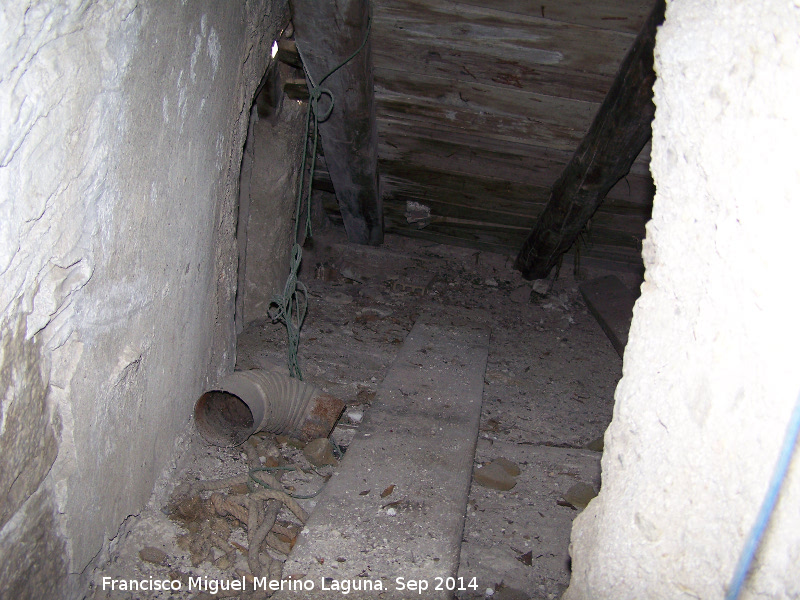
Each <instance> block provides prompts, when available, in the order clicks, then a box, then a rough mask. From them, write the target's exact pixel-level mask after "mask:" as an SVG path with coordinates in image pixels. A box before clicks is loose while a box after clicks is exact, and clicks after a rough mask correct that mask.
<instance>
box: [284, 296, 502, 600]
mask: <svg viewBox="0 0 800 600" xmlns="http://www.w3.org/2000/svg"><path fill="white" fill-rule="evenodd" d="M489 337H490V330H489V327H488V326H486V325H485V324H484V323H483V322H482V319H481V318H480V315H479V314H477V313H473V312H470V311H467V310H464V309H447V308H444V307H443V308H442V309H440V310H438V309H437V312H436V313H435V314H434V313H425V314H423V315H422V316H420V318H419V319H418V320H417V322H416V323H415V325H414V327H413V329H412V330H411V332H410V333H409V334H408V337H407V338H406V340H405V342H404V343H403V347H402V349H401V351H400V354H399V355H398V357H397V359H396V360H395V362H394V363H393V365H392V367H391V368H390V370H389V372H388V373H387V375H386V378H385V379H384V381H383V383H382V384H381V386H380V388H379V390H378V394H377V396H376V398H375V400H374V402H373V404H372V406H371V407H370V409H369V411H368V412H367V415H366V418H365V420H364V423H363V424H362V425H361V427H360V428H359V430H358V433H357V434H356V436H355V438H354V439H353V442H352V443H351V445H350V447H349V449H348V451H347V453H346V455H345V457H344V459H343V460H342V462H341V464H340V466H339V469H338V470H337V471H336V472H335V474H334V476H333V477H332V478H331V480H330V481H329V482H328V484H327V486H326V488H325V490H324V492H323V494H322V495H321V497H320V499H319V503H318V504H317V506H316V508H315V509H314V511H313V513H312V515H311V518H310V519H309V521H308V523H307V525H306V528H305V530H304V531H303V533H302V534H301V536H300V538H299V540H298V543H297V545H296V546H295V547H294V549H293V551H292V553H291V555H290V556H289V558H288V560H287V561H286V564H285V565H284V569H283V574H284V577H285V578H291V579H292V580H291V581H289V582H286V583H287V584H288V583H291V584H293V585H294V586H295V587H294V589H293V590H292V591H288V590H285V591H283V592H278V593H277V594H276V595H275V596H273V597H274V598H276V599H278V600H289V599H290V598H297V597H299V596H298V593H300V592H298V589H301V588H299V586H300V585H301V583H302V584H304V588H302V589H303V591H302V593H301V595H302V597H303V598H333V597H339V596H341V595H342V593H343V591H344V588H345V587H347V590H348V594H347V597H349V598H383V599H387V600H389V599H399V598H411V597H414V598H420V597H421V598H452V596H453V590H452V587H454V585H455V587H458V585H459V584H462V585H463V586H464V587H466V586H467V585H468V584H469V583H470V582H468V581H464V582H458V581H457V580H451V581H449V582H448V580H447V578H448V577H455V576H456V574H457V572H458V563H459V552H460V548H461V538H462V534H463V529H464V515H465V511H466V503H467V497H468V495H469V487H470V480H471V476H472V464H473V458H474V455H475V443H476V440H477V435H478V424H479V421H480V414H481V400H482V396H483V378H484V373H485V370H486V359H487V355H488V346H489ZM398 578H401V579H398ZM401 582H402V583H401ZM440 582H441V584H442V585H441V588H442V589H441V590H436V589H434V588H435V587H436V586H437V584H438V583H440ZM409 584H410V585H409ZM448 584H449V585H448ZM311 586H313V588H312V587H311ZM411 586H417V587H416V588H415V587H411ZM419 586H427V589H426V590H419V589H417V588H418V587H419ZM448 587H450V588H451V589H449V590H448V589H447V588H448ZM358 588H361V589H358ZM420 592H422V593H421V594H420Z"/></svg>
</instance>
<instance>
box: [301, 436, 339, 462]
mask: <svg viewBox="0 0 800 600" xmlns="http://www.w3.org/2000/svg"><path fill="white" fill-rule="evenodd" d="M303 454H304V455H305V457H306V458H307V459H308V462H310V463H311V464H312V465H314V466H315V467H321V466H323V465H333V466H336V465H337V462H336V458H334V456H333V446H332V445H331V441H330V440H329V439H328V438H317V439H315V440H311V441H310V442H308V444H306V446H305V448H303Z"/></svg>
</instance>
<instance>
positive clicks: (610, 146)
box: [514, 0, 665, 279]
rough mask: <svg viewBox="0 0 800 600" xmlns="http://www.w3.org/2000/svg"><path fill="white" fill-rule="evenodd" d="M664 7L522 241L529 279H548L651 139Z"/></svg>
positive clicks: (522, 267) (521, 262)
mask: <svg viewBox="0 0 800 600" xmlns="http://www.w3.org/2000/svg"><path fill="white" fill-rule="evenodd" d="M664 11H665V1H664V0H657V2H656V5H655V7H654V8H653V10H652V12H651V13H650V15H649V17H648V18H647V21H645V24H644V26H643V28H642V30H641V32H640V33H639V35H638V36H637V37H636V40H635V41H634V43H633V46H632V47H631V49H630V50H629V51H628V54H627V55H626V56H625V59H624V60H623V62H622V66H621V67H620V69H619V72H618V73H617V76H616V78H615V79H614V83H613V85H612V86H611V89H610V90H609V92H608V94H607V95H606V98H605V100H604V101H603V104H602V105H601V106H600V110H599V111H598V113H597V116H596V117H595V119H594V121H593V122H592V125H591V127H590V128H589V131H588V133H587V134H586V137H584V139H583V141H582V142H581V144H580V146H579V147H578V149H577V150H576V152H575V154H574V155H573V157H572V160H571V161H570V162H569V164H568V165H567V166H566V168H565V169H564V171H563V172H562V173H561V175H560V176H559V178H558V180H556V182H555V184H554V185H553V188H552V191H551V193H550V199H549V200H548V203H547V206H546V207H545V209H544V212H542V214H541V215H540V216H539V219H538V220H537V222H536V225H534V227H533V230H532V231H531V233H530V235H529V236H528V237H527V239H526V240H525V242H524V243H523V245H522V248H521V249H520V252H519V254H518V256H517V260H516V263H515V265H514V266H515V268H517V269H518V270H519V271H521V272H522V275H523V277H525V278H526V279H541V278H544V277H547V275H548V274H549V273H550V270H551V269H552V268H553V267H554V266H555V265H556V263H557V262H558V260H559V259H560V257H561V256H562V255H563V254H564V253H565V252H566V251H567V250H569V248H570V247H571V246H572V244H573V243H574V242H575V240H576V239H577V237H578V234H579V233H580V232H581V230H582V229H583V228H584V227H585V225H586V224H587V222H588V221H589V219H590V218H591V217H592V215H593V214H594V213H595V211H596V210H597V208H598V207H599V206H600V204H601V203H602V201H603V199H604V198H605V196H606V194H607V193H608V191H609V190H610V189H611V188H612V187H613V186H614V185H615V184H616V183H617V181H619V180H620V179H621V178H622V177H624V176H625V175H626V174H627V173H628V171H629V170H630V168H631V165H632V164H633V162H634V161H635V160H636V157H637V156H638V155H639V152H640V151H641V150H642V148H643V147H644V145H645V144H646V143H647V141H648V139H650V136H651V122H652V120H653V116H654V114H655V106H654V105H653V101H652V98H653V83H654V82H655V73H654V71H653V49H654V47H655V38H656V31H657V29H658V26H659V25H660V24H661V23H663V22H664Z"/></svg>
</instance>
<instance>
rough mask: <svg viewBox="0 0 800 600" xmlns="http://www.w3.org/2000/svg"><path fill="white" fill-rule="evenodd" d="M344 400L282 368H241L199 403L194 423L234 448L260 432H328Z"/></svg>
mask: <svg viewBox="0 0 800 600" xmlns="http://www.w3.org/2000/svg"><path fill="white" fill-rule="evenodd" d="M344 406H345V404H344V402H342V401H341V400H339V399H338V398H335V397H333V396H331V395H330V394H326V393H325V392H323V391H321V390H319V389H318V388H316V387H315V386H313V385H311V384H309V383H305V382H303V381H300V380H298V379H292V378H290V377H287V376H286V375H283V374H281V373H276V372H272V371H264V370H261V369H254V370H252V371H235V372H233V373H231V374H230V375H228V376H227V377H225V378H224V379H223V380H222V381H220V382H219V384H218V385H217V386H216V387H215V388H213V389H211V390H209V391H207V392H206V393H204V394H203V395H202V396H200V398H199V399H198V400H197V402H196V403H195V407H194V422H195V426H196V427H197V431H198V432H199V433H200V435H201V436H202V437H203V439H205V440H206V441H207V442H208V443H210V444H214V445H215V446H224V447H233V446H238V445H239V444H242V443H243V442H244V441H245V440H247V438H249V437H250V436H251V435H253V434H254V433H256V432H257V431H268V432H270V433H276V434H282V435H288V436H290V437H295V438H298V439H300V440H301V441H305V442H307V441H310V440H312V439H315V438H320V437H328V435H330V432H331V430H332V429H333V426H334V425H335V424H336V421H337V420H338V419H339V416H340V415H341V414H342V411H343V410H344Z"/></svg>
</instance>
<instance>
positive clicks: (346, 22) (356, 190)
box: [290, 0, 383, 245]
mask: <svg viewBox="0 0 800 600" xmlns="http://www.w3.org/2000/svg"><path fill="white" fill-rule="evenodd" d="M290 5H291V8H292V22H293V24H294V31H295V40H296V42H297V47H298V49H299V52H300V55H301V57H302V58H303V61H304V64H305V68H306V70H307V71H308V73H309V74H310V76H311V79H312V80H313V82H314V83H315V84H319V83H320V81H321V80H322V78H323V77H325V75H327V74H328V73H329V72H330V71H332V70H333V69H334V68H336V67H337V66H338V65H339V64H340V63H342V62H343V61H344V60H345V59H346V58H347V57H348V56H350V55H351V54H352V53H353V52H355V51H356V50H357V49H358V47H359V46H360V45H361V42H362V41H363V40H364V37H365V36H366V34H367V31H368V27H369V19H370V14H369V11H370V8H369V1H368V0H291V1H290ZM370 46H371V44H370V42H369V41H367V43H366V45H365V46H364V48H363V49H362V50H361V51H360V52H359V53H358V54H357V55H356V56H355V57H354V58H353V59H352V60H351V61H350V62H349V63H347V65H345V66H344V67H342V68H341V69H339V70H338V71H336V73H334V74H333V75H331V76H330V77H328V79H326V80H325V81H324V83H323V84H322V86H323V87H324V88H327V89H328V90H330V92H331V94H332V95H333V97H334V98H335V105H334V109H333V112H332V113H331V115H330V117H329V118H328V119H327V120H325V121H324V122H322V123H320V134H321V137H322V148H323V150H324V152H325V158H326V161H327V164H328V170H329V172H330V176H331V180H332V181H333V186H334V188H335V190H336V198H337V200H338V202H339V208H340V209H341V213H342V218H343V220H344V228H345V231H346V232H347V238H348V239H349V240H350V241H351V242H355V243H358V244H373V245H377V244H380V243H382V242H383V207H382V203H381V198H380V195H379V193H378V135H377V126H376V121H375V100H374V91H373V75H372V54H371V49H370ZM309 85H311V82H309ZM327 102H328V98H327V97H323V98H322V100H321V101H320V103H321V105H323V106H327Z"/></svg>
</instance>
